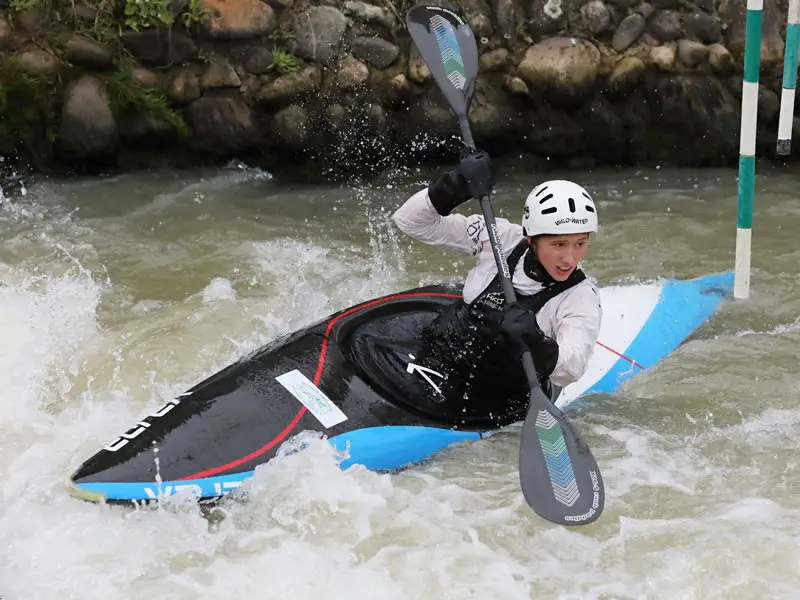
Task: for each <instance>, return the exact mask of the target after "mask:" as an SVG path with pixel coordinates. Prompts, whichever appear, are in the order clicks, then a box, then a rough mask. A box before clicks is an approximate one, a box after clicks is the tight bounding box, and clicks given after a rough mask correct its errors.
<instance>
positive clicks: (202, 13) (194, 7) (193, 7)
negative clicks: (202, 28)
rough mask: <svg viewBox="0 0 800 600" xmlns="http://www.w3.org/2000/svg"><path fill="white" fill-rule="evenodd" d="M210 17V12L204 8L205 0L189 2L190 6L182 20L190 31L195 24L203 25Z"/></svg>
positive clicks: (191, 0) (190, 0)
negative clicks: (204, 20)
mask: <svg viewBox="0 0 800 600" xmlns="http://www.w3.org/2000/svg"><path fill="white" fill-rule="evenodd" d="M208 15H209V12H208V11H207V10H206V9H205V8H204V7H203V0H189V5H188V6H187V7H186V10H185V11H184V12H183V14H182V15H181V18H182V19H183V24H184V25H185V26H186V28H187V29H188V28H190V27H191V26H192V25H194V24H197V23H201V22H202V21H203V19H205V18H206V17H207V16H208Z"/></svg>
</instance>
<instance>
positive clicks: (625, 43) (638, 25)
mask: <svg viewBox="0 0 800 600" xmlns="http://www.w3.org/2000/svg"><path fill="white" fill-rule="evenodd" d="M644 27H645V20H644V17H643V16H642V15H640V14H639V13H633V14H631V15H628V16H627V17H625V18H624V19H623V20H622V23H620V24H619V27H617V30H616V31H615V32H614V37H613V38H612V39H611V47H612V48H614V50H616V51H617V52H624V51H625V50H627V49H628V48H630V46H631V45H632V44H633V43H634V42H635V41H636V40H638V39H639V37H640V36H641V35H642V32H643V31H644Z"/></svg>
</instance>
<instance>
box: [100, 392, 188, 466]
mask: <svg viewBox="0 0 800 600" xmlns="http://www.w3.org/2000/svg"><path fill="white" fill-rule="evenodd" d="M188 395H190V394H188V393H186V394H181V395H180V396H178V397H177V398H173V399H172V400H170V401H169V402H167V403H166V404H165V405H164V406H163V407H161V408H160V409H158V410H157V411H156V412H154V413H153V414H151V415H148V416H147V417H145V418H144V419H142V420H141V421H139V422H138V423H137V424H136V425H134V426H133V427H131V428H130V429H128V430H127V431H126V432H125V433H123V434H122V435H121V436H119V437H118V438H117V439H116V440H114V441H113V442H111V443H110V444H109V445H108V446H106V447H105V448H103V450H105V451H107V452H116V451H117V450H119V449H120V448H122V447H123V446H126V445H127V444H128V442H130V441H131V440H134V439H136V438H137V437H139V436H140V435H141V434H142V433H144V432H145V431H146V430H147V428H148V427H150V425H152V419H158V418H159V417H163V416H164V415H166V414H167V413H168V412H169V411H171V410H172V409H173V408H175V407H176V406H178V404H180V403H181V398H183V397H185V396H188Z"/></svg>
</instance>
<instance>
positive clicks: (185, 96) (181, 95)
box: [167, 69, 200, 104]
mask: <svg viewBox="0 0 800 600" xmlns="http://www.w3.org/2000/svg"><path fill="white" fill-rule="evenodd" d="M199 97H200V82H199V81H198V79H197V75H195V74H194V73H193V72H192V71H190V70H189V69H181V70H179V71H177V72H176V73H175V74H174V75H173V76H172V79H171V80H170V82H169V85H168V86H167V98H169V99H170V100H171V101H172V102H174V103H175V104H188V103H189V102H192V101H193V100H197V99H198V98H199Z"/></svg>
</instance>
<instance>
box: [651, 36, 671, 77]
mask: <svg viewBox="0 0 800 600" xmlns="http://www.w3.org/2000/svg"><path fill="white" fill-rule="evenodd" d="M676 56H677V48H676V44H675V43H674V42H670V43H668V44H664V45H663V46H653V47H652V48H650V62H652V63H653V64H654V65H655V66H656V67H658V68H659V69H660V70H662V71H672V69H673V68H674V67H675V59H676Z"/></svg>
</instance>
